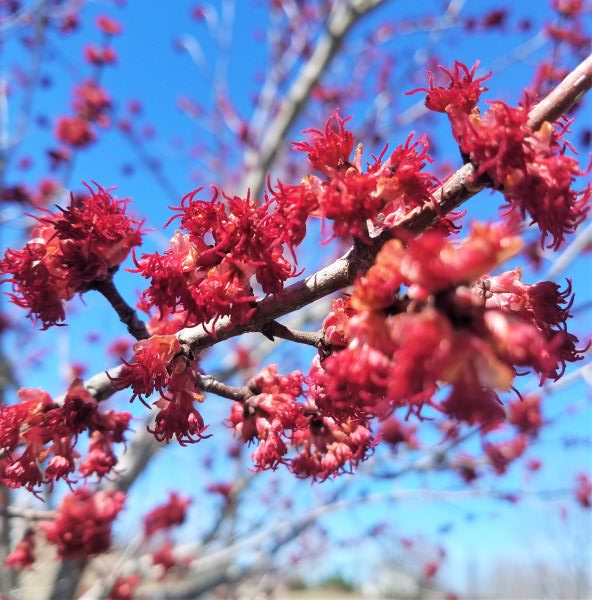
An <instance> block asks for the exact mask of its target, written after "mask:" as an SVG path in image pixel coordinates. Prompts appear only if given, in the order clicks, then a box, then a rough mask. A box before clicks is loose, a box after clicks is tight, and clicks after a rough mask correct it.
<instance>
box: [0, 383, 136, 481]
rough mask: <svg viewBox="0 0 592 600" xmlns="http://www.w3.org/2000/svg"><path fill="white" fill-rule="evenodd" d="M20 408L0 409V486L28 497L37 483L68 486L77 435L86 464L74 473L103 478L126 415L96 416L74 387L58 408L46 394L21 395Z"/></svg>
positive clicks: (86, 395)
mask: <svg viewBox="0 0 592 600" xmlns="http://www.w3.org/2000/svg"><path fill="white" fill-rule="evenodd" d="M18 395H19V399H20V402H19V403H18V404H14V405H10V406H2V407H0V451H1V452H2V458H0V482H1V483H2V484H3V485H7V486H8V487H11V488H19V487H22V486H24V487H26V488H28V489H29V490H31V491H34V490H35V488H36V487H37V486H39V485H41V484H42V483H51V482H53V481H56V480H58V479H64V480H66V481H69V480H70V479H69V478H70V476H71V475H72V474H73V473H74V471H75V470H76V459H77V458H78V457H79V456H80V455H79V454H78V452H76V450H75V445H76V442H77V439H78V435H79V434H80V433H82V432H84V431H88V432H89V433H90V434H91V444H90V448H89V450H88V454H87V457H86V459H85V460H84V461H83V462H82V463H81V464H80V465H79V467H78V470H79V472H80V473H81V474H82V475H83V476H85V477H86V476H89V475H91V474H96V475H98V476H99V477H103V476H104V475H106V474H107V473H108V472H110V471H111V470H112V469H113V467H114V466H115V464H116V463H117V459H116V457H115V455H114V453H113V450H112V444H114V443H118V444H121V443H123V442H124V441H125V437H124V434H125V431H126V430H127V429H128V426H129V422H130V419H131V415H130V414H129V413H127V412H115V411H112V410H111V411H107V412H99V410H98V403H97V401H96V400H95V399H94V398H93V397H92V396H91V395H90V393H89V392H88V391H87V390H86V389H85V388H84V386H83V385H82V382H81V381H79V380H77V381H75V382H74V383H73V384H72V385H71V386H70V389H69V390H68V393H67V394H66V397H65V399H64V403H63V405H62V406H59V405H57V404H56V403H55V402H53V400H52V399H51V398H50V396H49V395H48V394H47V392H44V391H43V390H36V389H21V390H19V392H18Z"/></svg>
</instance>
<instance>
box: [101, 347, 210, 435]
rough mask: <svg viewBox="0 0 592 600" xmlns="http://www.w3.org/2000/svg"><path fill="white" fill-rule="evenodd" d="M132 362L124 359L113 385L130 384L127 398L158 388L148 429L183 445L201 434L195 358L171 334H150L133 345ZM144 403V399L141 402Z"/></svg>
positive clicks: (123, 386) (120, 386)
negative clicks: (154, 412) (130, 392)
mask: <svg viewBox="0 0 592 600" xmlns="http://www.w3.org/2000/svg"><path fill="white" fill-rule="evenodd" d="M133 349H134V359H133V362H126V363H125V364H124V365H123V367H122V369H121V372H120V373H119V375H118V376H117V377H116V378H114V379H113V387H114V388H115V389H118V390H123V389H125V388H128V387H130V388H131V389H132V391H133V395H132V397H131V400H134V398H140V400H142V402H144V400H143V398H145V397H147V396H150V395H151V394H152V393H153V392H154V391H158V393H159V394H160V398H159V399H158V400H157V401H156V402H155V403H154V405H155V406H156V407H157V408H158V409H159V412H158V414H157V415H156V417H155V424H154V428H153V429H149V431H150V432H151V433H152V434H153V435H154V437H155V438H156V439H157V440H158V441H159V442H163V441H167V442H168V441H170V440H171V439H172V438H173V437H175V438H177V441H178V442H179V443H180V444H181V445H184V444H186V443H192V442H197V441H199V440H201V439H203V438H204V437H207V436H204V431H205V430H206V425H205V424H204V420H203V418H202V416H201V414H200V413H199V411H198V410H197V409H196V408H195V403H196V402H201V401H202V400H203V396H202V395H201V394H200V391H199V388H198V387H197V376H198V373H197V360H190V359H188V358H187V357H186V356H185V355H184V354H183V353H182V352H181V345H180V344H179V341H178V340H177V338H176V337H175V336H174V335H153V336H152V337H150V338H148V339H146V340H141V341H139V342H136V344H134V347H133ZM144 404H146V402H144Z"/></svg>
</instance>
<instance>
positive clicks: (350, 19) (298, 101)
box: [244, 0, 385, 198]
mask: <svg viewBox="0 0 592 600" xmlns="http://www.w3.org/2000/svg"><path fill="white" fill-rule="evenodd" d="M384 2H385V0H362V1H357V2H340V3H338V4H337V5H336V8H335V10H334V11H333V12H332V13H331V16H330V17H329V19H328V22H327V31H326V33H325V34H324V35H322V36H321V37H320V38H319V40H318V42H317V44H316V46H315V48H314V50H313V51H312V53H311V55H310V58H309V59H308V61H307V62H306V63H305V64H304V65H303V67H302V69H301V70H300V72H299V74H298V76H297V77H296V79H295V80H294V82H293V83H292V85H291V86H290V89H289V90H288V92H287V93H286V96H285V98H284V99H283V101H282V104H281V106H280V109H279V111H278V113H277V115H276V116H275V118H274V119H273V121H272V122H271V123H270V124H269V125H268V127H267V131H266V134H265V136H264V137H263V139H262V141H261V144H260V146H259V148H258V151H257V154H256V155H252V156H251V164H247V165H246V166H247V169H248V172H247V176H246V179H245V186H244V187H245V188H246V189H250V190H251V195H252V196H253V197H255V198H257V197H259V195H260V192H261V189H262V188H263V185H264V184H265V178H266V177H267V173H268V172H269V170H270V168H271V166H272V164H273V163H274V161H275V159H276V157H277V155H278V152H279V150H280V148H281V142H282V140H283V139H284V137H285V136H286V133H287V132H288V130H289V129H290V127H291V126H292V125H293V123H294V122H295V121H296V119H297V117H298V115H299V114H300V113H301V111H302V109H303V108H304V106H305V104H306V102H307V100H308V97H309V96H310V94H311V92H312V90H313V88H314V86H315V85H316V84H317V83H318V82H319V80H320V78H321V75H322V74H323V73H324V72H325V70H326V69H327V67H328V65H329V63H330V62H331V60H332V59H333V57H334V56H335V53H336V52H337V50H338V49H339V47H340V45H341V43H342V42H343V40H344V39H345V37H346V35H347V34H348V33H349V32H350V30H351V29H352V27H353V26H354V25H355V24H356V23H357V22H358V21H359V20H360V18H361V17H363V16H364V15H367V14H368V13H370V12H371V11H372V10H374V9H375V8H377V7H378V6H380V5H381V4H383V3H384Z"/></svg>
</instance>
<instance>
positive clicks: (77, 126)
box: [55, 116, 96, 148]
mask: <svg viewBox="0 0 592 600" xmlns="http://www.w3.org/2000/svg"><path fill="white" fill-rule="evenodd" d="M55 136H56V138H57V139H58V140H60V141H61V142H64V143H65V144H68V145H70V146H73V147H74V148H83V147H84V146H88V145H89V144H90V143H92V142H94V141H95V139H96V136H95V132H94V131H93V129H92V127H91V125H90V123H89V122H88V120H87V119H84V118H82V117H79V116H76V117H60V118H59V119H58V122H57V124H56V129H55Z"/></svg>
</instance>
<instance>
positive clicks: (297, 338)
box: [261, 321, 323, 348]
mask: <svg viewBox="0 0 592 600" xmlns="http://www.w3.org/2000/svg"><path fill="white" fill-rule="evenodd" d="M261 333H262V334H263V335H264V336H265V337H267V338H269V339H270V340H271V341H274V339H273V338H275V337H278V338H281V339H283V340H288V341H289V342H296V343H298V344H305V345H307V346H312V347H313V348H316V347H317V346H318V345H319V343H320V342H321V340H322V339H323V334H322V332H320V331H299V330H298V329H292V328H290V327H287V326H286V325H282V324H281V323H278V322H277V321H271V323H268V324H267V325H265V327H263V328H262V329H261Z"/></svg>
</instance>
